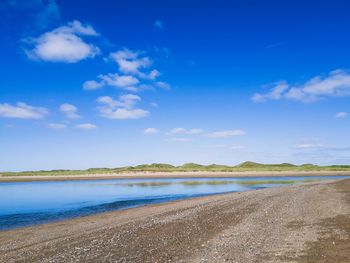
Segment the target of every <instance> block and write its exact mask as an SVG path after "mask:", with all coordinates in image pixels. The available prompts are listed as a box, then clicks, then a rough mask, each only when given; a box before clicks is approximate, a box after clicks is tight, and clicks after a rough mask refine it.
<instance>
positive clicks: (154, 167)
mask: <svg viewBox="0 0 350 263" xmlns="http://www.w3.org/2000/svg"><path fill="white" fill-rule="evenodd" d="M140 171H144V172H147V171H149V172H176V171H177V172H181V171H216V172H243V171H248V172H249V171H251V172H255V171H257V172H259V171H261V172H269V171H271V172H273V171H350V165H331V166H318V165H314V164H302V165H294V164H290V163H281V164H262V163H256V162H251V161H247V162H244V163H241V164H238V165H236V166H229V165H219V164H210V165H202V164H197V163H185V164H183V165H179V166H174V165H171V164H166V163H152V164H141V165H136V166H127V167H118V168H90V169H87V170H51V171H26V172H3V173H0V174H1V175H3V176H16V175H74V174H77V175H78V174H104V173H105V174H107V173H122V172H140Z"/></svg>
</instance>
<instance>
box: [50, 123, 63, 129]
mask: <svg viewBox="0 0 350 263" xmlns="http://www.w3.org/2000/svg"><path fill="white" fill-rule="evenodd" d="M48 126H49V128H51V129H54V130H63V129H66V128H67V125H66V124H63V123H49V125H48Z"/></svg>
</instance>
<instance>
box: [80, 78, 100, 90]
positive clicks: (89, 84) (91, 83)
mask: <svg viewBox="0 0 350 263" xmlns="http://www.w3.org/2000/svg"><path fill="white" fill-rule="evenodd" d="M103 86H104V84H103V83H102V82H97V81H95V80H88V81H85V82H84V83H83V89H85V90H95V89H100V88H102V87H103Z"/></svg>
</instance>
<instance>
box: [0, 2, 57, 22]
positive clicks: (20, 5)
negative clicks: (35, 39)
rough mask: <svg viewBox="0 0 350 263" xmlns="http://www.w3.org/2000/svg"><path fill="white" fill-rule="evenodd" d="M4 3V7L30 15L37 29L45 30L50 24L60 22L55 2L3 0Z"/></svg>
mask: <svg viewBox="0 0 350 263" xmlns="http://www.w3.org/2000/svg"><path fill="white" fill-rule="evenodd" d="M4 2H5V6H6V7H9V8H11V9H17V10H25V11H26V12H28V13H30V14H31V16H32V17H33V18H34V26H35V27H37V28H45V27H46V26H48V25H50V24H51V23H52V22H57V21H58V20H60V17H61V12H60V8H59V6H58V4H57V3H56V1H55V0H5V1H4ZM0 6H1V4H0Z"/></svg>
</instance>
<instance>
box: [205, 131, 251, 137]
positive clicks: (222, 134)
mask: <svg viewBox="0 0 350 263" xmlns="http://www.w3.org/2000/svg"><path fill="white" fill-rule="evenodd" d="M242 135H245V131H243V130H225V131H215V132H211V133H208V134H207V136H208V137H210V138H227V137H234V136H242Z"/></svg>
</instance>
